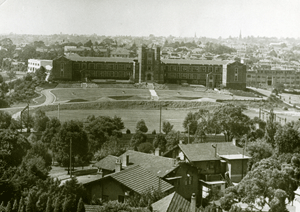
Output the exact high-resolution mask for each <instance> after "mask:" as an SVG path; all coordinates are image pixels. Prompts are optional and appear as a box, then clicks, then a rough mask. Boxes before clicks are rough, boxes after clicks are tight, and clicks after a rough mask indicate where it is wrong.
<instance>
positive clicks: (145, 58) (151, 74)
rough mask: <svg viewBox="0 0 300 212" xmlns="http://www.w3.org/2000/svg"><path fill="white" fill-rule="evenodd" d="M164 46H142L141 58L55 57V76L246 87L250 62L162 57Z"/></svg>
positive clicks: (63, 78)
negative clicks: (247, 63)
mask: <svg viewBox="0 0 300 212" xmlns="http://www.w3.org/2000/svg"><path fill="white" fill-rule="evenodd" d="M160 52H161V51H160V47H156V48H154V49H152V48H147V47H140V48H139V52H138V58H111V57H78V56H77V57H76V56H63V57H60V58H57V59H55V60H53V70H52V75H53V78H54V79H55V80H70V81H80V80H84V78H88V79H115V80H118V79H119V80H129V79H131V80H132V81H134V82H140V83H141V82H156V83H178V84H180V83H189V84H199V85H204V86H207V87H210V88H215V87H218V86H220V85H221V84H222V85H224V86H225V87H227V88H232V89H245V88H246V66H245V65H244V64H242V63H239V62H236V61H215V60H184V59H161V56H160Z"/></svg>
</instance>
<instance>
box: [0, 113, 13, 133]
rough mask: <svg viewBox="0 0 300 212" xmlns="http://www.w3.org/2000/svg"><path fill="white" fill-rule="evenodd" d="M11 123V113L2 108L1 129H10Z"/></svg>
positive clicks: (0, 116)
mask: <svg viewBox="0 0 300 212" xmlns="http://www.w3.org/2000/svg"><path fill="white" fill-rule="evenodd" d="M10 123H11V115H10V114H9V113H7V112H5V111H2V110H0V129H8V128H9V126H10Z"/></svg>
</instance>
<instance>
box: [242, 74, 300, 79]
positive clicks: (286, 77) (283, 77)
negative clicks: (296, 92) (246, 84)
mask: <svg viewBox="0 0 300 212" xmlns="http://www.w3.org/2000/svg"><path fill="white" fill-rule="evenodd" d="M247 78H258V79H259V78H263V79H264V78H271V77H270V76H252V75H247ZM273 78H274V79H280V78H281V79H295V78H296V79H299V78H300V77H299V76H297V77H294V76H293V77H289V76H281V77H280V76H277V77H276V76H273Z"/></svg>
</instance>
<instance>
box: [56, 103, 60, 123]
mask: <svg viewBox="0 0 300 212" xmlns="http://www.w3.org/2000/svg"><path fill="white" fill-rule="evenodd" d="M59 105H60V103H58V105H57V112H58V120H60V119H59V118H60V114H59Z"/></svg>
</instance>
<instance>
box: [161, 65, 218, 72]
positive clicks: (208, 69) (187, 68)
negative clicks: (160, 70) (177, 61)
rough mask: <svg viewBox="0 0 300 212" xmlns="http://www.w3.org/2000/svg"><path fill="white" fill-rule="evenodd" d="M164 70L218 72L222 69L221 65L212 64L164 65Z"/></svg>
mask: <svg viewBox="0 0 300 212" xmlns="http://www.w3.org/2000/svg"><path fill="white" fill-rule="evenodd" d="M164 67H165V71H202V72H215V73H216V72H219V71H221V70H222V68H221V67H212V66H178V65H174V66H164Z"/></svg>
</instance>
